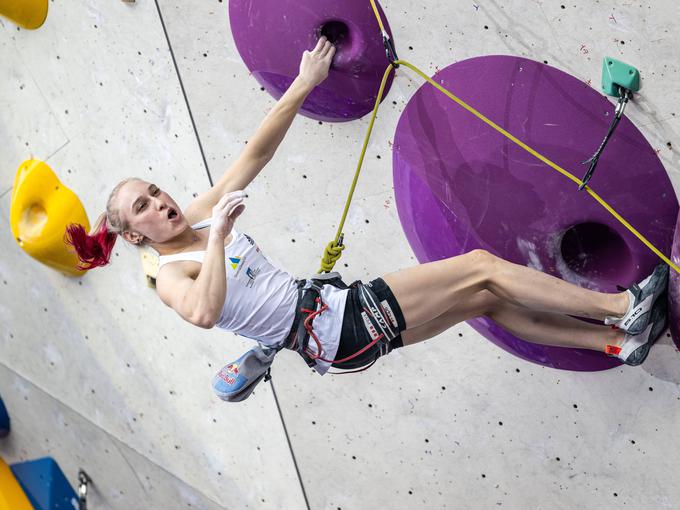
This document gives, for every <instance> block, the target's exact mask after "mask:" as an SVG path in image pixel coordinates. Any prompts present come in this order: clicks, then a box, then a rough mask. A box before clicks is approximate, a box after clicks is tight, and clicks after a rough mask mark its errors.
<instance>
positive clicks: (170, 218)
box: [168, 208, 179, 220]
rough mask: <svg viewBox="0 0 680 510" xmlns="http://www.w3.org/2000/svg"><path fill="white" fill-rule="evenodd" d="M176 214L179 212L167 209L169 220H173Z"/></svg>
mask: <svg viewBox="0 0 680 510" xmlns="http://www.w3.org/2000/svg"><path fill="white" fill-rule="evenodd" d="M177 216H179V213H178V212H177V211H176V210H175V209H173V208H170V209H168V219H169V220H174V219H175V218H177Z"/></svg>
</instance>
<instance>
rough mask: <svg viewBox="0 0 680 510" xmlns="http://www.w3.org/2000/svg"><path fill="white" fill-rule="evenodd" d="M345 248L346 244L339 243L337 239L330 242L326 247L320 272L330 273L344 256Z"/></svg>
mask: <svg viewBox="0 0 680 510" xmlns="http://www.w3.org/2000/svg"><path fill="white" fill-rule="evenodd" d="M344 249H345V245H344V244H339V243H338V242H336V241H331V242H329V243H328V244H327V245H326V248H325V249H324V253H323V258H322V259H321V269H320V270H319V272H320V273H321V272H324V273H330V272H331V271H333V267H334V266H335V263H336V262H337V261H338V260H339V259H340V257H341V256H342V250H344Z"/></svg>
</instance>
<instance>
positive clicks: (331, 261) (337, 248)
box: [320, 0, 680, 273]
mask: <svg viewBox="0 0 680 510" xmlns="http://www.w3.org/2000/svg"><path fill="white" fill-rule="evenodd" d="M369 1H370V2H371V6H372V7H373V12H374V14H375V17H376V19H377V20H378V25H379V26H380V30H381V32H382V33H383V35H386V34H387V32H386V31H385V27H384V25H383V22H382V19H381V18H380V13H379V12H378V8H377V7H376V5H375V1H374V0H369ZM392 64H393V63H390V64H389V65H388V66H387V69H385V73H384V74H383V78H382V82H381V83H380V90H379V91H378V96H377V97H376V100H375V106H374V107H373V113H372V114H371V121H370V123H369V125H368V130H367V132H366V137H365V138H364V145H363V147H362V149H361V155H360V156H359V163H358V164H357V169H356V172H355V174H354V180H353V181H352V187H351V188H350V192H349V194H348V197H347V202H346V203H345V210H344V212H343V214H342V219H341V221H340V225H339V226H338V231H337V233H336V236H335V240H334V241H331V242H330V243H328V246H326V250H325V253H324V257H323V259H322V262H321V269H320V272H321V271H326V272H327V271H332V270H333V266H334V265H335V262H337V260H338V259H339V258H340V256H341V255H342V250H343V249H344V248H345V247H344V245H343V244H342V227H343V225H344V223H345V218H346V217H347V211H348V210H349V206H350V203H351V201H352V195H353V194H354V188H355V187H356V183H357V180H358V178H359V173H360V172H361V165H362V163H363V161H364V155H365V153H366V147H367V146H368V141H369V139H370V137H371V132H372V130H373V122H374V121H375V116H376V114H377V113H378V106H379V105H380V101H381V100H382V95H383V92H384V89H385V83H386V82H387V78H388V77H389V75H390V72H391V71H392V70H393V69H394V66H393V65H392ZM394 64H395V65H403V66H405V67H408V68H409V69H411V70H412V71H413V72H414V73H416V74H417V75H418V76H420V77H421V78H422V79H423V80H425V81H426V82H427V83H429V84H430V85H432V86H433V87H434V88H436V89H437V90H439V91H440V92H441V93H442V94H444V95H445V96H447V97H448V98H449V99H451V100H453V101H455V102H456V103H458V104H459V105H460V106H462V107H463V108H465V109H466V110H467V111H469V112H470V113H471V114H473V115H474V116H475V117H477V118H478V119H480V120H481V121H483V122H485V123H486V124H488V125H489V126H491V127H492V128H493V129H495V130H496V131H498V132H499V133H501V134H502V135H503V136H505V137H506V138H508V139H509V140H511V141H512V142H514V143H515V144H517V145H519V146H520V147H521V148H522V149H524V150H525V151H527V152H528V153H530V154H531V155H532V156H534V157H535V158H537V159H539V160H541V161H542V162H543V163H545V164H546V165H548V166H549V167H551V168H553V169H554V170H557V171H558V172H559V173H561V174H562V175H564V176H565V177H567V178H569V179H571V180H572V181H574V182H575V183H576V184H578V185H581V184H582V181H581V179H579V178H578V177H576V176H574V175H573V174H572V173H570V172H568V171H567V170H565V169H564V168H562V167H561V166H559V165H558V164H556V163H553V162H552V161H551V160H549V159H548V158H546V157H545V156H543V155H542V154H540V153H539V152H537V151H536V150H534V149H532V148H531V147H529V146H528V145H527V144H525V143H524V142H522V141H521V140H519V139H518V138H517V137H515V136H514V135H512V134H511V133H509V132H507V131H506V130H505V129H503V128H502V127H501V126H499V125H498V124H496V123H495V122H493V121H492V120H490V119H488V118H487V117H485V116H484V115H482V114H481V113H480V112H478V111H477V110H475V109H474V108H473V107H472V106H470V105H468V104H467V103H466V102H465V101H463V100H462V99H460V98H458V97H456V96H455V95H454V94H453V93H451V92H450V91H449V90H447V89H445V88H444V87H442V86H441V85H440V84H439V83H437V82H435V81H434V80H433V79H432V78H430V77H429V76H428V75H426V74H425V73H423V72H422V71H421V70H420V69H418V68H417V67H416V66H414V65H413V64H411V63H410V62H407V61H405V60H402V59H398V60H396V61H394ZM583 189H584V190H585V191H586V192H587V193H588V194H589V195H590V196H591V197H593V198H594V199H595V200H596V201H597V202H598V203H599V204H600V205H601V206H602V207H604V208H605V209H606V210H607V211H609V213H610V214H611V215H612V216H614V218H616V219H617V220H618V221H619V222H620V223H621V224H622V225H623V226H624V227H626V228H627V229H628V230H629V231H630V232H632V233H633V234H634V235H635V236H636V237H637V238H638V239H640V241H642V242H643V243H644V244H645V245H646V246H647V247H648V248H649V249H650V250H652V251H653V252H654V253H655V254H656V255H657V256H658V257H659V258H660V259H661V260H663V261H664V262H665V263H666V264H668V265H669V266H670V267H672V268H673V269H674V270H675V271H676V272H677V273H680V267H678V266H677V265H675V264H674V263H673V262H672V261H671V260H670V259H669V258H668V257H666V256H665V255H664V254H663V253H661V251H660V250H658V249H657V248H656V247H655V246H654V245H653V244H652V243H650V242H649V241H648V240H647V238H645V236H643V235H642V234H641V233H640V232H638V231H637V230H636V229H635V228H634V227H633V226H632V225H631V224H630V223H628V222H627V221H626V219H625V218H623V217H622V216H621V215H620V214H619V213H617V212H616V211H615V210H614V208H613V207H612V206H610V205H609V204H608V203H607V202H606V201H605V200H604V199H603V198H602V197H600V196H599V195H598V194H597V193H595V192H594V191H593V190H592V189H591V188H590V186H588V185H586V186H585V187H584V188H583Z"/></svg>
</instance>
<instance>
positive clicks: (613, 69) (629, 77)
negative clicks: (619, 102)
mask: <svg viewBox="0 0 680 510" xmlns="http://www.w3.org/2000/svg"><path fill="white" fill-rule="evenodd" d="M619 88H623V89H626V90H629V91H631V92H637V91H638V90H640V71H638V70H637V69H636V68H634V67H633V66H631V65H628V64H626V63H625V62H621V61H620V60H616V59H615V58H611V57H604V59H603V60H602V92H604V93H605V94H607V95H608V96H614V97H621V94H620V93H619Z"/></svg>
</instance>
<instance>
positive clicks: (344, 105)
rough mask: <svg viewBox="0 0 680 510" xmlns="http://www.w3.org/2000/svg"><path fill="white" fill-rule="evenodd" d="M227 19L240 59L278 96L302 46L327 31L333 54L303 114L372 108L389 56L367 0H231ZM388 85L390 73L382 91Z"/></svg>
mask: <svg viewBox="0 0 680 510" xmlns="http://www.w3.org/2000/svg"><path fill="white" fill-rule="evenodd" d="M377 7H378V10H379V12H380V14H381V16H382V19H383V23H384V25H385V29H386V30H387V32H388V33H389V34H390V37H392V33H391V31H390V28H389V25H388V23H387V19H386V18H385V16H384V13H383V11H382V8H381V7H380V5H378V6H377ZM229 21H230V24H231V33H232V34H233V36H234V41H235V42H236V47H237V48H238V51H239V53H240V55H241V58H242V59H243V61H244V62H245V64H246V66H247V67H248V69H249V70H250V72H251V73H252V75H253V76H254V77H255V79H256V80H257V81H258V82H259V83H260V85H262V86H263V87H264V88H265V89H266V90H267V92H269V93H270V94H271V95H272V96H274V97H275V98H276V99H278V98H279V97H281V95H283V93H284V92H285V91H286V89H287V88H288V87H289V86H290V84H291V83H292V81H293V79H294V78H295V77H296V76H297V74H298V71H299V66H300V59H301V57H302V53H303V51H304V50H311V49H312V48H313V47H314V46H315V45H316V41H317V40H318V38H319V36H321V35H325V36H326V37H327V38H328V39H329V40H330V41H331V42H332V43H333V44H335V46H336V54H335V56H334V57H333V63H332V65H331V68H330V71H329V73H328V78H327V79H326V80H324V82H323V83H321V84H320V85H319V86H318V87H316V88H315V89H314V90H313V91H312V92H311V93H310V94H309V96H307V99H306V100H305V102H304V104H303V105H302V108H301V113H302V114H304V115H306V116H308V117H311V118H313V119H317V120H323V121H329V122H342V121H348V120H353V119H358V118H360V117H362V116H364V115H365V114H367V113H368V112H370V111H371V110H372V109H373V105H374V103H375V98H376V97H377V94H378V89H379V88H380V82H381V80H382V76H383V73H384V72H385V69H386V68H387V65H388V60H387V57H386V55H385V48H384V46H383V42H382V38H381V35H380V27H379V26H378V22H377V20H376V19H375V15H374V13H373V9H372V8H371V4H370V2H368V0H343V1H342V2H338V1H337V0H295V1H293V0H257V1H255V0H230V2H229ZM391 84H392V76H390V77H389V79H388V82H387V84H386V86H385V96H386V95H387V91H388V90H389V88H390V86H391Z"/></svg>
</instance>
